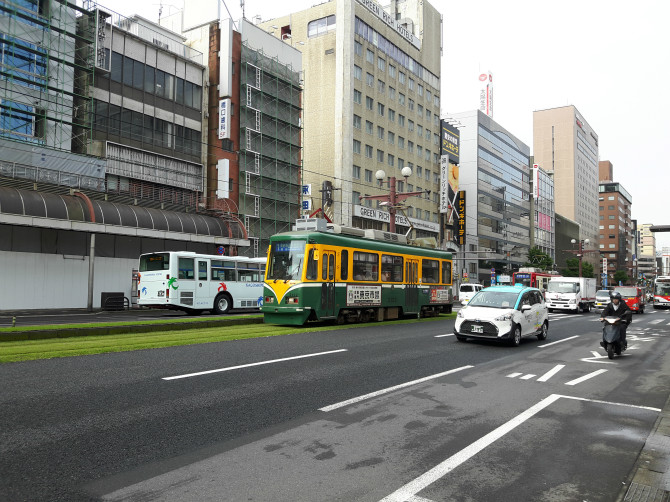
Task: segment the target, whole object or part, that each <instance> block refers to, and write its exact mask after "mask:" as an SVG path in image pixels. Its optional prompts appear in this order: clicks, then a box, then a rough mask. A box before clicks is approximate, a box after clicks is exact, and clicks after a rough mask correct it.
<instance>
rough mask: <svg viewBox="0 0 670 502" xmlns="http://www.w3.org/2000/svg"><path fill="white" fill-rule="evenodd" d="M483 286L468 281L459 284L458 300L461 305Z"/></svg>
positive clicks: (465, 303)
mask: <svg viewBox="0 0 670 502" xmlns="http://www.w3.org/2000/svg"><path fill="white" fill-rule="evenodd" d="M483 287H484V286H482V285H481V284H471V283H469V282H466V283H463V284H461V286H460V287H459V288H458V300H459V301H460V302H461V304H462V305H467V303H468V302H469V301H470V299H471V298H472V297H473V296H475V295H476V294H477V292H478V291H479V290H480V289H482V288H483Z"/></svg>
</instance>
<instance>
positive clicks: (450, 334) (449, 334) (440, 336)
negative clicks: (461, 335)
mask: <svg viewBox="0 0 670 502" xmlns="http://www.w3.org/2000/svg"><path fill="white" fill-rule="evenodd" d="M443 336H454V334H453V333H447V334H446V335H435V338H442V337H443Z"/></svg>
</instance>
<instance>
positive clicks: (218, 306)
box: [214, 293, 233, 315]
mask: <svg viewBox="0 0 670 502" xmlns="http://www.w3.org/2000/svg"><path fill="white" fill-rule="evenodd" d="M232 306H233V299H232V298H231V297H230V295H229V294H228V293H221V294H220V295H218V296H217V297H216V299H215V300H214V312H216V313H217V315H223V314H227V313H228V312H229V311H230V309H231V308H232Z"/></svg>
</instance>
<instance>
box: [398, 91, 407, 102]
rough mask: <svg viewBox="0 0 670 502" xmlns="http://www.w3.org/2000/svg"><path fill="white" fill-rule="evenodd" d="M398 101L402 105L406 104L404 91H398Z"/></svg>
mask: <svg viewBox="0 0 670 502" xmlns="http://www.w3.org/2000/svg"><path fill="white" fill-rule="evenodd" d="M398 103H399V104H401V105H404V104H405V95H404V94H403V93H402V92H399V93H398Z"/></svg>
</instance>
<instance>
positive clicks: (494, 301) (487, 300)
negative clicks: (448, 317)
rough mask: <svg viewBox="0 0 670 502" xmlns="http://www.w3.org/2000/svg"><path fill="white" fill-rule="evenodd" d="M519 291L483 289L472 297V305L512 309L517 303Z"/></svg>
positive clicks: (470, 303) (470, 304)
mask: <svg viewBox="0 0 670 502" xmlns="http://www.w3.org/2000/svg"><path fill="white" fill-rule="evenodd" d="M517 298H519V293H508V292H504V291H485V290H482V291H480V292H479V293H477V294H476V295H475V296H473V297H472V300H470V302H469V303H468V305H469V306H470V307H491V308H494V309H512V308H514V306H515V305H516V300H517Z"/></svg>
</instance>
